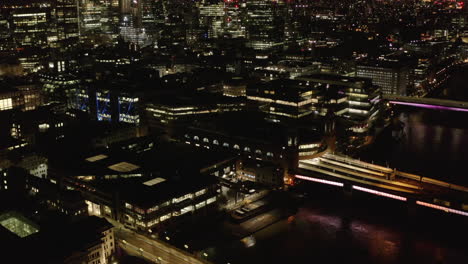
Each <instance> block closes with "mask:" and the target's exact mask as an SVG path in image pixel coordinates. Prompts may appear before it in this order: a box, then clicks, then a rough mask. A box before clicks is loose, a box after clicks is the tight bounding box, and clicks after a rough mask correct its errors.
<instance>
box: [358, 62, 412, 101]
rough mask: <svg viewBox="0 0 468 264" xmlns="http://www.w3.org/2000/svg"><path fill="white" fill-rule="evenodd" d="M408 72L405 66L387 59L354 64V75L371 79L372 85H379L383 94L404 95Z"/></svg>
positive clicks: (407, 83)
mask: <svg viewBox="0 0 468 264" xmlns="http://www.w3.org/2000/svg"><path fill="white" fill-rule="evenodd" d="M408 74H409V70H408V68H407V67H405V66H402V65H401V64H398V63H393V62H389V61H378V62H375V63H366V64H358V65H356V77H364V78H370V79H372V83H373V84H374V85H378V86H380V87H381V89H382V93H383V94H396V95H406V89H407V87H408V85H409V77H408Z"/></svg>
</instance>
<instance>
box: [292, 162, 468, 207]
mask: <svg viewBox="0 0 468 264" xmlns="http://www.w3.org/2000/svg"><path fill="white" fill-rule="evenodd" d="M293 177H294V178H295V179H296V180H302V181H311V182H316V183H321V184H327V185H332V186H336V187H339V188H343V189H344V190H345V191H348V192H352V191H359V192H366V193H370V194H373V195H378V196H383V197H387V198H390V199H396V200H400V201H402V202H406V203H411V204H416V205H418V206H426V207H430V208H433V209H437V210H442V211H445V212H447V213H452V214H457V215H463V216H468V188H467V187H465V186H460V185H455V184H451V183H447V182H443V181H439V180H435V179H431V178H427V177H422V176H419V175H415V174H411V173H406V172H401V171H398V170H396V169H391V168H387V167H383V166H379V165H374V164H371V163H367V162H363V161H360V160H356V159H352V158H349V157H346V156H341V155H335V154H331V153H324V154H323V155H321V156H319V157H315V158H313V159H307V160H300V161H299V168H298V169H297V171H295V172H294V175H293Z"/></svg>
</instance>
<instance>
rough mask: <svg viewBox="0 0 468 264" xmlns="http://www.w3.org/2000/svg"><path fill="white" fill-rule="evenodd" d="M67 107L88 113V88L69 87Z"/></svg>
mask: <svg viewBox="0 0 468 264" xmlns="http://www.w3.org/2000/svg"><path fill="white" fill-rule="evenodd" d="M68 107H69V108H70V109H74V110H79V111H83V112H85V113H90V100H89V93H88V89H86V88H82V87H76V88H73V89H70V91H69V95H68Z"/></svg>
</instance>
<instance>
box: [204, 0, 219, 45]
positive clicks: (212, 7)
mask: <svg viewBox="0 0 468 264" xmlns="http://www.w3.org/2000/svg"><path fill="white" fill-rule="evenodd" d="M199 12H200V21H199V23H200V26H201V27H203V28H206V38H218V37H219V36H220V35H221V34H222V26H223V21H224V16H225V12H224V3H222V2H221V3H218V4H202V5H201V6H200V7H199Z"/></svg>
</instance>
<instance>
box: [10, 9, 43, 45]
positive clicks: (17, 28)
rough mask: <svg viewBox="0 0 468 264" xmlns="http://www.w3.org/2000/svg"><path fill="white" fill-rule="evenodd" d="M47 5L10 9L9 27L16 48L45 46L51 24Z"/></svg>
mask: <svg viewBox="0 0 468 264" xmlns="http://www.w3.org/2000/svg"><path fill="white" fill-rule="evenodd" d="M49 12H50V8H49V7H38V6H34V7H23V8H14V9H12V14H11V22H12V23H11V29H12V32H13V40H14V43H15V45H16V47H17V48H18V49H24V48H26V47H39V48H46V47H47V46H48V33H49V27H50V25H51V21H50V19H51V18H50V13H49Z"/></svg>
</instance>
